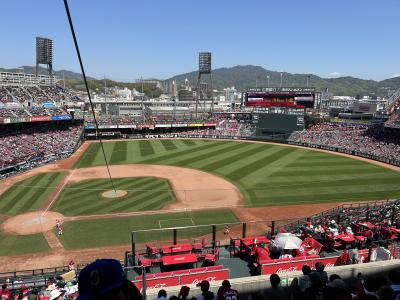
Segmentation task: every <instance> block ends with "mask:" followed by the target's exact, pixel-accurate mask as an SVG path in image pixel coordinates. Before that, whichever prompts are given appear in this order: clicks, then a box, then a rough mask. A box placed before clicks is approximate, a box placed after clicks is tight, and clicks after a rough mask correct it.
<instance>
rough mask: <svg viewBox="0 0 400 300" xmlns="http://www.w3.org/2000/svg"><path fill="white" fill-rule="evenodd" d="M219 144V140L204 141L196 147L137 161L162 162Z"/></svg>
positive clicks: (143, 162)
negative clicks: (204, 143) (204, 142)
mask: <svg viewBox="0 0 400 300" xmlns="http://www.w3.org/2000/svg"><path fill="white" fill-rule="evenodd" d="M219 146H221V142H210V143H206V145H202V146H198V147H196V148H192V149H187V150H182V151H178V152H175V153H171V154H165V155H162V156H157V157H154V158H150V159H147V160H142V161H139V163H142V164H154V163H160V162H163V161H166V160H172V159H175V158H179V157H182V156H184V155H195V154H196V153H197V152H201V151H206V150H210V149H212V148H215V147H219Z"/></svg>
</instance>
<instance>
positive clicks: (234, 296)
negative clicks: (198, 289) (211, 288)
mask: <svg viewBox="0 0 400 300" xmlns="http://www.w3.org/2000/svg"><path fill="white" fill-rule="evenodd" d="M217 295H218V300H239V292H238V291H237V290H234V289H231V283H230V282H229V280H224V281H222V285H221V287H220V288H219V290H218V293H217Z"/></svg>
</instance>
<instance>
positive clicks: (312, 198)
mask: <svg viewBox="0 0 400 300" xmlns="http://www.w3.org/2000/svg"><path fill="white" fill-rule="evenodd" d="M391 195H393V194H391V193H388V192H387V191H375V192H371V191H360V190H358V191H350V192H349V191H338V192H334V193H314V194H312V193H310V194H305V195H298V194H291V195H286V194H284V195H274V196H273V197H266V196H265V193H264V194H263V195H260V196H259V197H258V198H256V199H254V201H253V203H254V204H255V205H256V206H259V205H288V204H301V203H316V202H317V203H320V202H339V201H353V200H359V199H363V200H364V201H366V200H377V199H381V200H383V199H387V198H388V196H391ZM399 196H400V193H397V194H394V195H393V198H395V197H399Z"/></svg>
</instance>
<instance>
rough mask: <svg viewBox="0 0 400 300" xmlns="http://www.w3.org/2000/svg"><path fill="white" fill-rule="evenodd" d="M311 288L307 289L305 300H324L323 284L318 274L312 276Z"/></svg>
mask: <svg viewBox="0 0 400 300" xmlns="http://www.w3.org/2000/svg"><path fill="white" fill-rule="evenodd" d="M309 276H310V281H311V286H310V287H309V288H308V289H306V291H305V293H304V297H303V299H307V300H320V299H322V291H323V287H324V285H323V283H322V281H321V278H320V276H318V274H317V272H312V273H311V274H310V275H309Z"/></svg>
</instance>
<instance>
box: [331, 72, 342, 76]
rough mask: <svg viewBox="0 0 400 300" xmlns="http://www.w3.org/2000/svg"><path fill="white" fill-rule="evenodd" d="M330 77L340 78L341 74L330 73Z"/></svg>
mask: <svg viewBox="0 0 400 300" xmlns="http://www.w3.org/2000/svg"><path fill="white" fill-rule="evenodd" d="M329 75H330V76H332V77H339V76H340V73H339V72H332V73H329Z"/></svg>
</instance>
